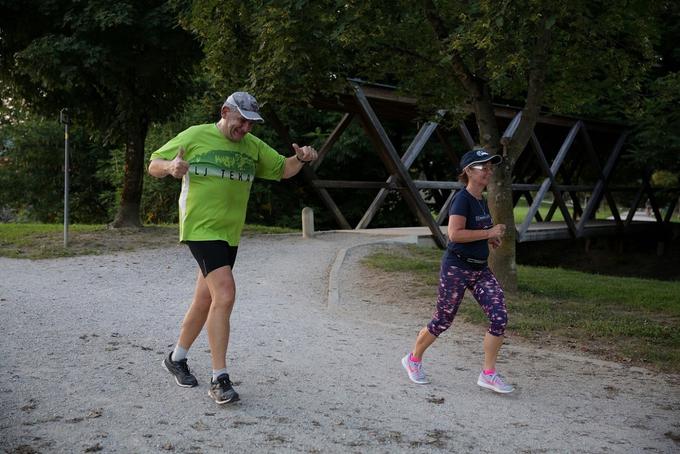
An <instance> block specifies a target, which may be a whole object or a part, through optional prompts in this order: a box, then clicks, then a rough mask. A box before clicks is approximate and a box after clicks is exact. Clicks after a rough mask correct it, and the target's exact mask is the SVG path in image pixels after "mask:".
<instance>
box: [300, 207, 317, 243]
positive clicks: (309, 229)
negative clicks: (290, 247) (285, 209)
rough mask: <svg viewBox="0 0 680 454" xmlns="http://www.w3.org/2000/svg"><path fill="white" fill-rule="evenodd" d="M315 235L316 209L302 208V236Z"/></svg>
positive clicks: (310, 236)
mask: <svg viewBox="0 0 680 454" xmlns="http://www.w3.org/2000/svg"><path fill="white" fill-rule="evenodd" d="M313 236H314V210H312V209H311V208H309V207H304V208H303V209H302V238H312V237H313Z"/></svg>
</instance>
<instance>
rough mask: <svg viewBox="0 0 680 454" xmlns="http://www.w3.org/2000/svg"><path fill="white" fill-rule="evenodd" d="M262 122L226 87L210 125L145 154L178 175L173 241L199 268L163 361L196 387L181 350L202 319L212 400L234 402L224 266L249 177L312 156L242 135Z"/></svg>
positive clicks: (230, 280) (228, 267) (290, 171)
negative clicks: (173, 341) (179, 184)
mask: <svg viewBox="0 0 680 454" xmlns="http://www.w3.org/2000/svg"><path fill="white" fill-rule="evenodd" d="M262 121H264V120H263V119H262V117H261V116H260V113H259V107H258V104H257V101H256V100H255V98H254V97H253V96H251V95H250V94H248V93H246V92H235V93H232V94H231V95H230V96H229V97H228V98H227V100H226V101H225V102H224V104H223V106H222V110H221V118H220V120H219V121H218V122H217V123H214V124H206V125H198V126H192V127H190V128H188V129H186V130H185V131H182V132H181V133H179V134H178V135H177V137H175V138H173V139H172V140H170V141H169V142H168V143H166V144H165V145H163V146H162V147H161V148H160V149H158V150H156V151H155V152H154V153H153V154H152V155H151V163H150V164H149V174H150V175H152V176H154V177H157V178H163V177H165V176H168V175H171V176H173V177H174V178H177V179H182V191H181V193H180V197H179V239H180V241H181V242H183V243H186V244H187V245H188V246H189V249H190V250H191V253H192V254H193V256H194V258H195V259H196V262H197V263H198V266H199V271H198V276H197V279H196V289H195V291H194V298H193V301H192V303H191V306H190V307H189V310H188V311H187V313H186V315H185V316H184V321H183V322H182V327H181V329H180V335H179V339H178V341H177V344H176V345H175V349H174V350H173V351H172V352H170V354H169V355H168V356H167V357H166V358H165V359H164V361H163V365H164V366H165V368H166V369H167V370H168V371H169V372H170V373H171V374H173V375H174V377H175V381H176V382H177V384H178V385H179V386H183V387H193V386H196V385H198V381H197V380H196V377H194V375H193V374H192V373H191V371H190V370H189V366H188V365H187V359H186V357H187V352H188V350H189V348H190V347H191V345H192V344H193V342H194V341H195V340H196V338H197V337H198V335H199V333H200V332H201V330H202V329H203V325H206V329H207V332H208V342H209V344H210V355H211V357H212V368H213V377H212V381H211V384H210V391H209V394H210V396H211V397H212V398H213V399H214V400H215V402H217V403H218V404H224V403H227V402H234V401H237V400H238V398H239V397H238V394H237V393H236V391H235V390H234V388H233V386H232V384H231V381H230V379H229V374H227V369H226V356H227V346H228V343H229V318H230V316H231V311H232V309H233V307H234V301H235V295H236V284H235V282H234V275H233V274H232V268H233V267H234V262H235V260H236V252H237V249H238V244H239V240H240V238H241V231H242V229H243V224H244V223H245V218H246V208H247V205H248V197H249V196H250V187H251V186H252V183H253V179H255V177H258V178H264V179H268V180H281V179H282V178H290V177H292V176H294V175H296V174H297V173H298V172H299V171H300V170H301V169H302V166H304V165H305V163H307V162H310V161H313V160H315V159H316V158H317V153H316V150H314V148H312V147H309V146H304V147H298V145H297V144H293V148H294V150H295V155H294V156H291V157H289V158H286V157H284V156H282V155H280V154H279V153H277V152H276V151H275V150H274V149H272V148H271V147H270V146H269V145H267V144H266V143H264V142H263V141H261V140H260V139H258V138H257V137H255V136H253V135H252V134H250V130H251V129H252V127H253V124H254V123H260V122H262Z"/></svg>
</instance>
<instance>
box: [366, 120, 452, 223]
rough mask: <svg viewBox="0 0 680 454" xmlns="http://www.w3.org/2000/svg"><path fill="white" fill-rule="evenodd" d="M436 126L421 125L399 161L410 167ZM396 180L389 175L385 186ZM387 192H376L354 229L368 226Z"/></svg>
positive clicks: (383, 190)
mask: <svg viewBox="0 0 680 454" xmlns="http://www.w3.org/2000/svg"><path fill="white" fill-rule="evenodd" d="M437 126H439V124H438V123H435V122H431V121H428V122H427V123H425V124H424V125H423V127H422V128H420V130H419V131H418V134H416V136H415V137H414V138H413V141H412V142H411V144H410V145H409V146H408V149H407V150H406V152H405V153H404V156H402V157H401V162H402V163H403V164H404V167H405V168H406V169H409V168H411V166H412V165H413V162H414V161H415V160H416V158H417V157H418V155H419V154H420V152H421V151H423V148H424V147H425V144H426V143H427V141H428V140H429V138H430V136H432V133H433V132H434V131H435V130H436V129H437ZM396 181H397V177H396V176H394V175H390V177H389V178H388V179H387V184H388V186H386V188H389V187H390V186H389V185H393V184H395V183H396ZM387 194H388V190H387V189H381V190H380V191H379V192H378V195H377V196H376V197H375V199H373V202H371V205H370V206H369V207H368V209H367V210H366V212H365V213H364V215H363V217H362V218H361V220H360V221H359V223H358V224H357V226H356V227H355V228H356V229H365V228H366V227H368V225H369V224H370V223H371V221H372V220H373V218H374V217H375V215H376V214H377V213H378V210H379V209H380V207H381V206H382V204H383V203H384V202H385V199H386V198H387Z"/></svg>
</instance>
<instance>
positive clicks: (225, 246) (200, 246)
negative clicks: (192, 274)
mask: <svg viewBox="0 0 680 454" xmlns="http://www.w3.org/2000/svg"><path fill="white" fill-rule="evenodd" d="M186 244H187V245H188V246H189V250H190V251H191V254H192V255H193V256H194V258H195V259H196V262H197V263H198V266H199V267H200V268H201V272H202V273H203V277H206V276H207V275H208V273H210V272H211V271H213V270H216V269H217V268H222V267H223V266H228V267H230V268H231V269H234V262H236V251H238V246H230V245H229V243H227V242H226V241H222V240H210V241H186Z"/></svg>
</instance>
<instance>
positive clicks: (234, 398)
mask: <svg viewBox="0 0 680 454" xmlns="http://www.w3.org/2000/svg"><path fill="white" fill-rule="evenodd" d="M208 395H209V396H210V398H211V399H212V400H214V401H215V403H216V404H217V405H224V404H230V403H234V402H238V401H239V400H241V398H240V397H239V395H238V394H236V395H235V396H234V397H232V398H231V399H227V400H217V399H215V396H213V395H212V393H211V392H210V390H208Z"/></svg>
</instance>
